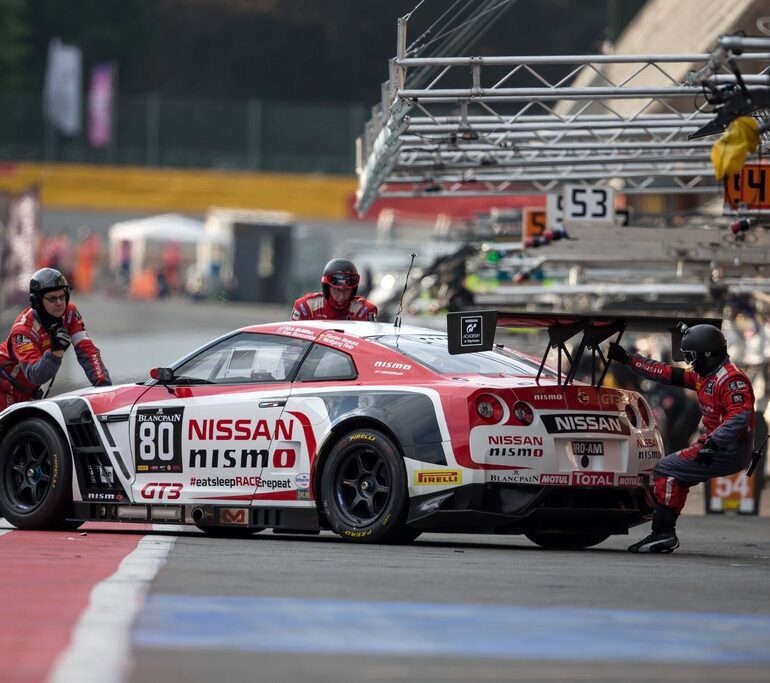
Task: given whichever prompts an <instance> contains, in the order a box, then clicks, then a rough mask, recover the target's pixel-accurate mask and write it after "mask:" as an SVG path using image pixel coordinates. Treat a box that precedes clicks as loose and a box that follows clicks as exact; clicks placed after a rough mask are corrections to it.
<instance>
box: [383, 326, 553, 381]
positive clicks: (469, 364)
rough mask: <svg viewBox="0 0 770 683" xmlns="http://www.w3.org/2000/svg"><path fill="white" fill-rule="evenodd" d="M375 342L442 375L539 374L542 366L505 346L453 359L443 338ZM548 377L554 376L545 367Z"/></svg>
mask: <svg viewBox="0 0 770 683" xmlns="http://www.w3.org/2000/svg"><path fill="white" fill-rule="evenodd" d="M373 339H374V340H375V341H377V342H379V343H380V344H384V345H385V346H388V347H390V348H392V349H395V350H397V351H399V352H400V353H403V354H404V355H405V356H408V357H409V358H411V359H412V360H415V361H417V362H418V363H421V364H422V365H424V366H426V367H428V368H430V369H431V370H433V371H434V372H438V373H439V374H442V375H463V374H466V375H470V374H473V375H497V376H499V375H518V376H521V375H524V376H529V375H535V374H537V371H538V368H539V364H538V363H535V362H533V361H531V360H529V359H528V358H524V357H523V356H520V355H519V354H517V353H515V352H513V351H511V350H510V349H505V348H503V347H501V346H499V347H495V348H494V349H493V350H492V351H478V352H476V353H463V354H459V355H456V356H452V355H450V353H449V349H448V346H447V338H446V336H443V335H438V334H437V335H424V336H423V335H420V336H416V335H414V336H412V335H410V336H407V335H399V336H396V335H387V336H382V337H374V338H373ZM543 376H544V377H552V376H554V375H553V373H551V372H550V371H549V370H547V369H545V368H543Z"/></svg>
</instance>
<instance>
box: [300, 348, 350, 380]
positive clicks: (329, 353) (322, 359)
mask: <svg viewBox="0 0 770 683" xmlns="http://www.w3.org/2000/svg"><path fill="white" fill-rule="evenodd" d="M357 376H358V375H357V373H356V366H355V365H353V360H352V359H351V357H350V356H348V354H346V353H343V352H342V351H337V350H336V349H330V348H328V347H327V346H320V345H316V346H314V347H313V348H312V349H311V350H310V353H309V354H308V355H307V358H305V360H304V362H303V363H302V366H301V367H300V369H299V374H298V375H297V381H299V382H328V381H330V380H342V379H355V378H356V377H357Z"/></svg>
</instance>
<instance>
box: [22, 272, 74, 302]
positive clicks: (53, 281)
mask: <svg viewBox="0 0 770 683" xmlns="http://www.w3.org/2000/svg"><path fill="white" fill-rule="evenodd" d="M58 289H63V290H64V296H65V297H66V301H67V303H69V302H70V286H69V283H68V282H67V278H66V277H64V275H62V273H61V271H58V270H56V268H41V269H40V270H38V271H35V272H34V273H33V274H32V277H31V278H30V281H29V305H30V306H32V308H33V309H34V310H36V311H40V310H43V294H45V293H46V292H55V291H56V290H58Z"/></svg>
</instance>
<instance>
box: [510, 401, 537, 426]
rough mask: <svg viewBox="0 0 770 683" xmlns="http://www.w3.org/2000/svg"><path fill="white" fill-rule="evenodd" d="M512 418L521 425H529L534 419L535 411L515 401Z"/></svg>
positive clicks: (529, 406)
mask: <svg viewBox="0 0 770 683" xmlns="http://www.w3.org/2000/svg"><path fill="white" fill-rule="evenodd" d="M513 416H514V417H515V418H516V419H517V420H518V421H519V422H520V423H521V424H523V425H531V424H532V422H533V420H534V419H535V411H534V410H532V406H531V405H529V403H524V401H516V403H514V404H513Z"/></svg>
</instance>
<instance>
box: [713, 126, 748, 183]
mask: <svg viewBox="0 0 770 683" xmlns="http://www.w3.org/2000/svg"><path fill="white" fill-rule="evenodd" d="M758 145H759V124H758V123H757V120H756V119H753V118H751V117H750V116H741V117H740V118H737V119H735V121H733V122H732V123H731V124H730V125H729V126H727V130H726V131H725V132H724V133H722V137H720V138H719V140H717V141H716V142H715V143H714V145H713V147H712V148H711V163H712V164H714V175H716V177H717V180H722V178H724V177H725V176H726V175H732V174H733V173H738V171H740V170H741V169H742V168H743V164H744V163H746V155H747V154H748V153H749V152H755V151H756V149H757V146H758Z"/></svg>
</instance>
